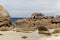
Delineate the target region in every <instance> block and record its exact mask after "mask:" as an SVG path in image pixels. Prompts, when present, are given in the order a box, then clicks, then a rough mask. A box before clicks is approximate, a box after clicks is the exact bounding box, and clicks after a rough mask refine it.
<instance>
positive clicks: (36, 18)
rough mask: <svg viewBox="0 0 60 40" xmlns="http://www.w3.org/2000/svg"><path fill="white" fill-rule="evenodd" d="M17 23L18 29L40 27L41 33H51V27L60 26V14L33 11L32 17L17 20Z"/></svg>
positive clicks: (56, 27) (30, 29)
mask: <svg viewBox="0 0 60 40" xmlns="http://www.w3.org/2000/svg"><path fill="white" fill-rule="evenodd" d="M16 25H17V31H20V30H23V31H35V30H36V29H38V32H39V33H40V34H41V33H42V34H49V35H50V34H51V33H50V32H49V31H50V30H51V29H58V28H60V16H58V17H54V16H44V15H43V14H42V13H33V14H32V17H31V18H27V19H22V20H17V21H16ZM49 29H50V30H49ZM59 32H60V31H59ZM52 33H53V32H52Z"/></svg>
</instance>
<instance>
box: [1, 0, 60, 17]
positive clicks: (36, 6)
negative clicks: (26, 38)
mask: <svg viewBox="0 0 60 40" xmlns="http://www.w3.org/2000/svg"><path fill="white" fill-rule="evenodd" d="M0 4H2V5H3V6H4V7H5V9H7V10H8V12H9V13H10V15H11V17H30V16H31V14H32V13H34V12H42V13H44V14H47V15H48V14H51V15H52V13H53V15H57V14H59V13H60V0H0Z"/></svg>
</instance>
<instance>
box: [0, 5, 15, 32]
mask: <svg viewBox="0 0 60 40" xmlns="http://www.w3.org/2000/svg"><path fill="white" fill-rule="evenodd" d="M13 28H14V24H13V22H12V21H11V18H10V16H9V13H8V12H7V11H6V10H5V9H4V8H3V6H2V5H0V30H1V31H8V30H12V29H13Z"/></svg>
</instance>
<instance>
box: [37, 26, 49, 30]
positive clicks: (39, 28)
mask: <svg viewBox="0 0 60 40" xmlns="http://www.w3.org/2000/svg"><path fill="white" fill-rule="evenodd" d="M38 31H48V29H47V28H46V27H44V26H40V27H38Z"/></svg>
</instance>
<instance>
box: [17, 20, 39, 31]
mask: <svg viewBox="0 0 60 40" xmlns="http://www.w3.org/2000/svg"><path fill="white" fill-rule="evenodd" d="M16 24H17V31H35V30H36V29H37V25H38V24H37V23H36V22H35V21H34V19H22V20H17V21H16Z"/></svg>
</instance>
